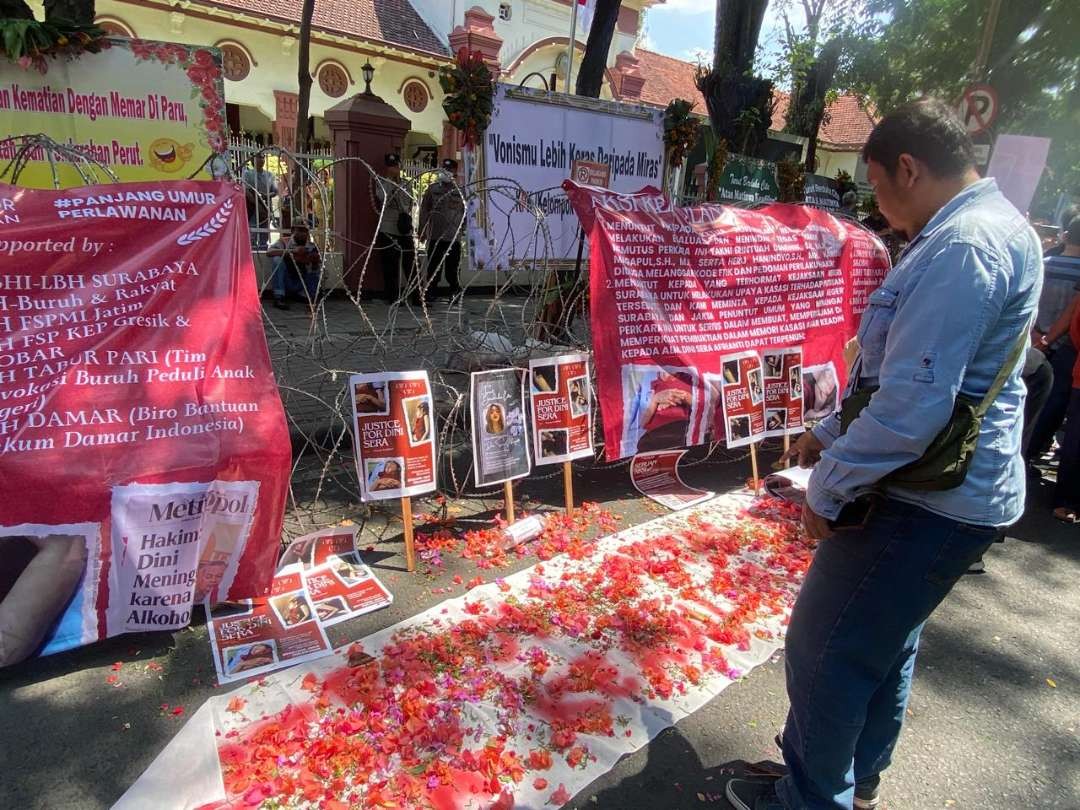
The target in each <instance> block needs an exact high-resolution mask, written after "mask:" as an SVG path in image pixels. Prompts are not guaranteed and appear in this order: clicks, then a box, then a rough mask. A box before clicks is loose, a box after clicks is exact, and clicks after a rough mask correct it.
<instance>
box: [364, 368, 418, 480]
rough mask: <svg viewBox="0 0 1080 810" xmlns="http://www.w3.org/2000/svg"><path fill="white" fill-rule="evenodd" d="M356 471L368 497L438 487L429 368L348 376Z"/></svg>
mask: <svg viewBox="0 0 1080 810" xmlns="http://www.w3.org/2000/svg"><path fill="white" fill-rule="evenodd" d="M349 389H350V391H351V393H352V403H353V424H354V425H355V435H356V442H355V444H356V470H357V474H358V475H359V477H360V492H361V495H362V496H363V499H364V500H365V501H378V500H385V499H388V498H403V497H406V496H412V495H422V494H423V493H425V492H432V491H433V490H434V489H435V408H434V406H433V403H432V400H431V385H430V383H429V382H428V376H427V372H426V371H387V372H376V373H372V374H354V375H352V376H351V377H350V378H349Z"/></svg>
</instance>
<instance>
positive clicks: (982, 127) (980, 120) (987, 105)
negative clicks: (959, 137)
mask: <svg viewBox="0 0 1080 810" xmlns="http://www.w3.org/2000/svg"><path fill="white" fill-rule="evenodd" d="M999 109H1000V106H999V104H998V95H997V91H996V90H995V89H994V88H993V87H991V86H990V85H988V84H973V85H970V86H969V87H968V88H967V89H966V90H965V91H964V95H963V97H962V98H961V99H960V106H959V109H958V112H959V114H960V120H961V121H963V122H964V126H965V127H966V128H967V131H968V134H969V135H978V134H979V133H980V132H984V131H986V130H987V129H989V128H990V125H991V124H993V123H994V120H995V119H996V118H997V115H998V110H999Z"/></svg>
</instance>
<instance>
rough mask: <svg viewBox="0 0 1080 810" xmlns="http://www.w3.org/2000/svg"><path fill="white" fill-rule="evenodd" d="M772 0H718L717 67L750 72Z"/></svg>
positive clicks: (715, 68) (714, 67) (715, 48)
mask: <svg viewBox="0 0 1080 810" xmlns="http://www.w3.org/2000/svg"><path fill="white" fill-rule="evenodd" d="M768 5H769V0H716V34H715V39H714V40H713V70H732V71H734V72H735V73H736V74H738V75H742V74H749V73H750V69H751V68H752V67H753V66H754V51H755V50H757V41H758V36H759V35H760V34H761V23H762V22H763V21H764V19H765V9H766V8H767V7H768Z"/></svg>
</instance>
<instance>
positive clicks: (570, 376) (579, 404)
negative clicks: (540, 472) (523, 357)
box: [529, 354, 592, 466]
mask: <svg viewBox="0 0 1080 810" xmlns="http://www.w3.org/2000/svg"><path fill="white" fill-rule="evenodd" d="M529 377H530V379H531V385H530V389H531V391H532V397H531V399H532V414H533V447H534V448H535V452H536V463H537V465H538V466H539V465H541V464H559V463H562V462H565V461H573V460H574V459H576V458H584V457H585V456H590V455H592V383H591V382H590V381H589V356H588V355H586V354H564V355H560V356H559V357H541V358H536V359H534V360H530V361H529Z"/></svg>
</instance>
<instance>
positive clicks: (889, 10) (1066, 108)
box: [844, 0, 1080, 205]
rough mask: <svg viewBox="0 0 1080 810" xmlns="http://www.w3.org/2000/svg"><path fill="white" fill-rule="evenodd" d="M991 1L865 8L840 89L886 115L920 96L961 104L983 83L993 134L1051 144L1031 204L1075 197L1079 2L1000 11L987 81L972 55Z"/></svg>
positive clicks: (873, 1) (894, 2) (1015, 5)
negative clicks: (996, 107)
mask: <svg viewBox="0 0 1080 810" xmlns="http://www.w3.org/2000/svg"><path fill="white" fill-rule="evenodd" d="M989 8H990V0H866V10H867V11H868V12H869V13H868V15H867V16H866V18H865V19H864V21H863V22H862V23H860V24H859V25H857V26H855V27H854V28H853V30H852V31H851V32H850V33H851V34H852V39H851V43H852V48H853V50H852V58H851V60H850V65H848V66H847V68H846V71H847V75H845V77H844V79H845V81H849V82H850V83H851V84H852V85H853V86H855V87H856V88H858V89H859V90H860V91H861V92H863V93H864V94H865V95H866V96H867V97H868V98H869V99H870V101H871V102H872V103H873V104H874V106H875V107H876V109H877V110H878V111H879V112H881V113H887V112H888V111H889V110H891V109H893V108H895V107H896V106H898V105H899V104H902V103H904V102H905V101H908V100H910V99H914V98H918V97H920V96H923V95H934V96H938V97H940V98H943V99H946V100H949V101H957V102H958V101H959V98H960V96H961V94H962V92H963V89H964V87H965V85H967V84H968V83H969V82H971V81H975V80H983V81H986V82H987V83H989V84H990V85H992V86H993V87H994V89H995V90H996V91H997V93H998V97H999V100H1000V114H999V117H998V120H997V122H996V123H995V125H994V131H995V133H1006V132H1007V133H1011V134H1017V135H1039V136H1043V137H1048V138H1051V139H1052V144H1051V147H1050V157H1049V160H1048V166H1047V171H1046V172H1045V173H1044V175H1043V181H1042V183H1041V184H1040V191H1039V196H1038V197H1037V198H1036V199H1037V200H1040V199H1041V201H1042V203H1043V204H1044V205H1048V204H1052V202H1053V200H1054V199H1055V198H1056V197H1057V194H1058V192H1060V191H1066V192H1071V193H1073V194H1080V139H1078V138H1077V137H1076V133H1077V131H1080V47H1077V44H1076V43H1077V34H1078V32H1080V3H1078V2H1077V1H1076V0H1042V2H1038V3H1036V2H1009V1H1008V0H1007V1H1006V2H1003V3H1002V4H1001V8H1000V13H999V15H998V19H997V25H996V27H995V29H994V35H993V38H992V40H991V46H990V52H989V58H988V60H987V70H986V73H985V75H983V76H979V75H976V70H975V64H974V62H975V55H976V52H977V50H978V48H979V43H980V41H981V39H982V34H983V26H984V23H985V21H986V15H987V13H988V11H989Z"/></svg>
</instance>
